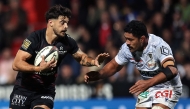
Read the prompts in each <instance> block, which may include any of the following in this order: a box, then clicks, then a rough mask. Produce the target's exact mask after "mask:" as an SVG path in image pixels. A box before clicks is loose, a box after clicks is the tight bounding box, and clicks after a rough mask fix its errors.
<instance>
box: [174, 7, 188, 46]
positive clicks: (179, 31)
mask: <svg viewBox="0 0 190 109" xmlns="http://www.w3.org/2000/svg"><path fill="white" fill-rule="evenodd" d="M172 17H173V20H172V21H173V22H172V31H173V35H174V39H175V40H176V41H179V42H178V43H180V42H181V40H182V38H183V29H184V27H185V24H184V21H183V20H182V13H181V11H180V10H179V9H177V8H175V11H174V13H173V16H172Z"/></svg>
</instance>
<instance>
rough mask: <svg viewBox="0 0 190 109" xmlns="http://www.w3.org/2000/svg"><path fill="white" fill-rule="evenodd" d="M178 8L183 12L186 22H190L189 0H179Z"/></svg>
mask: <svg viewBox="0 0 190 109" xmlns="http://www.w3.org/2000/svg"><path fill="white" fill-rule="evenodd" d="M176 8H178V9H179V10H180V11H181V12H182V19H183V21H184V22H186V23H187V22H189V21H190V20H189V18H190V3H189V1H188V0H179V3H178V4H177V5H176Z"/></svg>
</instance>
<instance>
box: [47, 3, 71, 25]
mask: <svg viewBox="0 0 190 109" xmlns="http://www.w3.org/2000/svg"><path fill="white" fill-rule="evenodd" d="M59 16H67V17H68V18H71V10H70V9H69V8H66V7H63V6H61V5H55V6H53V7H51V8H50V9H49V10H48V11H47V12H46V14H45V17H46V22H48V20H49V19H57V18H58V17H59Z"/></svg>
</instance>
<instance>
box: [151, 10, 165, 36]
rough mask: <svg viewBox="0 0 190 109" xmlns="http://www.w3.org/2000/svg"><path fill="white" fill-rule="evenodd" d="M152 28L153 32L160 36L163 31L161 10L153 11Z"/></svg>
mask: <svg viewBox="0 0 190 109" xmlns="http://www.w3.org/2000/svg"><path fill="white" fill-rule="evenodd" d="M152 28H153V29H152V30H153V33H154V34H155V35H157V36H159V37H162V31H163V14H162V13H161V12H155V13H154V14H153V16H152Z"/></svg>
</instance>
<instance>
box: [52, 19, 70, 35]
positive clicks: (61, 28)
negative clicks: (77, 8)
mask: <svg viewBox="0 0 190 109" xmlns="http://www.w3.org/2000/svg"><path fill="white" fill-rule="evenodd" d="M53 22H54V23H53V31H54V33H55V34H56V35H57V36H61V37H64V36H65V33H66V31H67V28H68V22H69V18H68V17H66V16H59V17H58V19H55V20H54V21H53Z"/></svg>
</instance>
